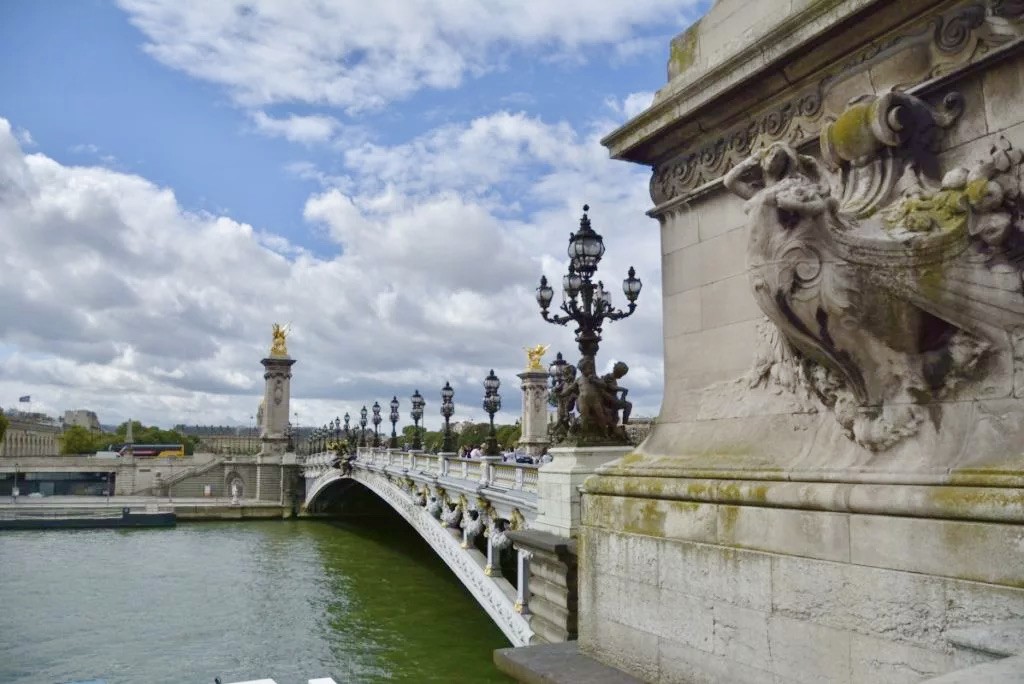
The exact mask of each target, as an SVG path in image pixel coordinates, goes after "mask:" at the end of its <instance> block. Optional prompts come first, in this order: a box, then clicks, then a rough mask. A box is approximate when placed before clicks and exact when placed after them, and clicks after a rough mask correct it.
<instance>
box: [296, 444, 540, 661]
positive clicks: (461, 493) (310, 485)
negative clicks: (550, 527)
mask: <svg viewBox="0 0 1024 684" xmlns="http://www.w3.org/2000/svg"><path fill="white" fill-rule="evenodd" d="M303 475H304V477H305V479H306V497H305V509H306V510H307V511H309V512H316V511H317V510H318V509H319V508H321V507H322V506H323V505H324V503H325V501H326V500H327V499H328V498H329V496H330V493H331V492H332V491H333V492H334V494H336V495H342V496H343V494H340V491H339V490H340V488H341V483H345V482H352V481H355V482H358V483H359V484H360V485H362V486H363V487H365V488H367V489H368V490H370V491H371V492H373V493H374V494H376V495H377V496H378V497H380V499H382V500H383V501H385V502H386V503H387V504H388V505H389V506H390V507H391V508H393V509H394V510H395V511H397V512H398V514H399V515H401V516H402V517H403V518H404V519H405V520H406V522H408V523H409V524H410V525H411V526H412V527H413V529H415V530H416V532H418V533H419V535H420V536H421V537H423V539H424V540H425V541H426V542H427V544H429V545H430V547H431V548H432V549H433V550H434V552H435V553H437V555H438V556H440V557H441V559H442V560H443V561H444V562H445V563H446V564H447V565H448V567H449V568H451V570H452V572H454V573H455V575H456V576H457V577H458V578H459V580H460V581H461V582H462V584H463V585H465V587H466V588H467V589H468V590H469V592H470V593H471V594H472V595H473V597H474V598H475V599H476V600H477V602H478V603H479V604H480V605H481V606H482V607H483V609H484V610H485V611H487V614H488V615H490V617H491V619H492V620H494V622H495V624H497V625H498V627H499V628H500V629H501V630H502V632H504V633H505V636H506V637H508V639H509V641H511V642H512V643H513V644H514V645H515V646H524V645H526V644H528V643H530V639H531V638H532V637H533V630H531V628H530V617H529V615H528V614H527V611H526V608H525V607H526V605H527V598H528V591H529V589H528V586H527V577H528V576H529V572H528V566H527V563H528V562H529V556H528V555H525V554H522V553H520V554H519V556H518V558H517V560H518V562H517V571H518V572H517V575H518V577H517V578H516V584H515V585H514V586H513V584H512V583H510V582H509V581H508V580H507V579H505V578H503V577H501V576H500V566H499V554H500V553H501V550H502V549H503V548H510V546H509V544H508V543H507V540H506V538H505V537H504V534H503V530H504V529H505V528H506V527H507V528H508V529H525V528H526V526H527V525H528V524H529V522H531V521H532V520H533V519H534V518H535V517H536V514H537V466H531V465H523V464H512V463H502V462H501V460H500V458H491V459H484V460H467V459H460V458H457V457H455V456H454V455H433V454H426V453H418V452H402V451H398V450H389V449H373V448H364V449H360V450H359V452H358V454H357V455H356V457H355V458H354V459H352V460H350V461H345V460H344V459H343V458H341V457H339V456H337V455H336V454H335V453H333V452H325V453H318V454H313V455H311V456H308V457H307V458H306V460H305V464H304V466H303ZM480 535H486V549H487V552H486V554H485V553H481V552H480V551H478V550H477V548H476V547H475V545H474V543H473V542H474V540H475V538H476V537H477V536H480Z"/></svg>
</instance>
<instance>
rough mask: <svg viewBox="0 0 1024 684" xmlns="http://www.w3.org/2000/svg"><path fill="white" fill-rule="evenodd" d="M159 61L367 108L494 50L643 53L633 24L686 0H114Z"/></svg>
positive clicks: (252, 88)
mask: <svg viewBox="0 0 1024 684" xmlns="http://www.w3.org/2000/svg"><path fill="white" fill-rule="evenodd" d="M119 4H120V5H121V6H122V7H123V8H124V9H125V11H127V12H128V14H129V15H130V17H131V20H132V22H133V23H134V24H135V25H136V26H137V27H138V28H139V29H140V30H141V31H142V32H143V33H144V34H145V35H146V37H147V39H148V43H147V44H146V50H147V51H148V52H149V53H150V54H152V55H153V56H154V57H155V58H156V59H158V60H160V61H161V62H163V63H164V64H166V65H168V66H170V67H173V68H175V69H179V70H181V71H184V72H186V73H188V74H190V75H192V76H194V77H197V78H200V79H203V80H206V81H210V82H213V83H217V84H220V85H223V86H226V87H227V88H228V89H229V90H230V92H231V93H232V95H233V96H234V98H235V100H236V101H237V102H239V103H241V104H243V105H244V106H246V107H262V106H265V105H268V104H274V103H282V102H300V103H309V104H317V105H331V106H338V107H343V108H346V109H347V110H349V111H350V112H357V111H362V110H366V109H373V108H378V107H381V106H383V105H386V104H388V103H390V102H393V101H395V100H397V99H401V98H404V97H407V96H408V95H410V94H411V93H413V92H415V91H417V90H419V89H421V88H435V89H448V88H454V87H456V86H458V85H460V83H462V81H463V79H464V78H465V77H466V76H467V75H475V74H479V73H482V72H485V71H488V70H490V69H492V68H494V65H495V64H500V63H501V62H502V59H503V56H504V55H505V54H506V53H508V52H510V51H516V50H532V51H533V52H534V53H536V54H537V55H538V56H539V57H541V58H545V57H546V58H553V57H554V58H560V59H565V58H572V59H580V58H582V57H583V56H584V53H585V51H586V49H587V48H590V47H607V46H613V47H614V49H615V50H616V51H617V52H616V54H617V55H618V56H619V57H624V56H627V55H631V54H637V53H638V52H641V51H643V50H644V49H646V44H644V43H643V41H642V37H638V36H636V35H635V33H636V32H637V31H638V30H639V29H642V28H651V29H660V28H661V27H663V26H665V25H671V26H680V27H682V26H684V25H685V23H686V17H688V16H689V15H690V14H692V10H693V8H694V6H696V5H697V4H698V3H697V2H696V0H682V1H680V0H630V1H629V2H622V1H611V2H607V1H606V2H602V3H595V2H593V0H561V1H559V2H551V1H550V0H515V1H512V0H508V1H490V0H410V1H409V2H405V3H402V4H401V5H399V4H397V3H393V2H351V1H350V0H244V1H243V0H235V1H233V2H228V1H224V2H215V3H211V2H208V1H207V0H119Z"/></svg>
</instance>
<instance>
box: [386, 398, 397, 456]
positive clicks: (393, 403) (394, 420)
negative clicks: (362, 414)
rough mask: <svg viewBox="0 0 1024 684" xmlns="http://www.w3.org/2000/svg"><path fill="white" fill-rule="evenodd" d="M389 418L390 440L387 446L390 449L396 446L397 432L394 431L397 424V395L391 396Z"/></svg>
mask: <svg viewBox="0 0 1024 684" xmlns="http://www.w3.org/2000/svg"><path fill="white" fill-rule="evenodd" d="M388 417H389V418H390V419H391V441H390V442H388V447H389V448H391V449H397V448H398V433H397V432H396V431H395V425H397V424H398V397H396V396H395V397H391V415H390V416H388Z"/></svg>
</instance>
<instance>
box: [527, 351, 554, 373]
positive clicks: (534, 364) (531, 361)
mask: <svg viewBox="0 0 1024 684" xmlns="http://www.w3.org/2000/svg"><path fill="white" fill-rule="evenodd" d="M550 348H551V345H550V344H538V345H537V346H535V347H523V349H524V350H525V351H526V370H531V371H542V370H544V366H542V365H541V363H540V360H541V357H543V356H544V354H545V352H547V350H548V349H550Z"/></svg>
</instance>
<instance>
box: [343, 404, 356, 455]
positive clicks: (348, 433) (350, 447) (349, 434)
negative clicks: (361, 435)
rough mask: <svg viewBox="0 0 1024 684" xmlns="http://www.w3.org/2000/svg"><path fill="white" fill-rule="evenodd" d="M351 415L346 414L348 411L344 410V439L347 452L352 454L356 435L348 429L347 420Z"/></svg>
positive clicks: (350, 418)
mask: <svg viewBox="0 0 1024 684" xmlns="http://www.w3.org/2000/svg"><path fill="white" fill-rule="evenodd" d="M350 420H352V417H351V416H350V415H348V411H346V412H345V441H346V442H348V450H349V453H352V454H354V453H355V452H356V435H355V432H354V431H353V430H351V429H349V421H350Z"/></svg>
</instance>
